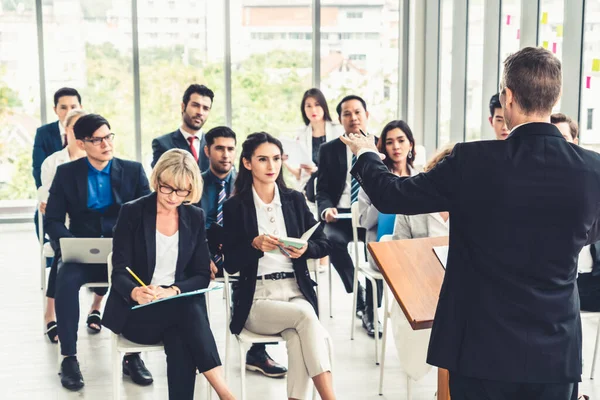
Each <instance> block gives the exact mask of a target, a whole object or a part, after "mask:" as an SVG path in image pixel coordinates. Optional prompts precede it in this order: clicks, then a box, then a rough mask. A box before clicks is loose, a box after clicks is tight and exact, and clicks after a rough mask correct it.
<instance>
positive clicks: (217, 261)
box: [213, 181, 227, 269]
mask: <svg viewBox="0 0 600 400" xmlns="http://www.w3.org/2000/svg"><path fill="white" fill-rule="evenodd" d="M217 187H218V188H219V189H220V190H219V195H218V197H217V224H219V225H221V226H223V203H225V198H226V197H227V194H226V193H225V181H218V182H217ZM213 261H214V262H215V265H216V266H217V268H219V269H222V268H223V254H221V252H220V251H219V252H217V253H216V254H215V255H214V256H213Z"/></svg>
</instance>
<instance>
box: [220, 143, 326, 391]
mask: <svg viewBox="0 0 600 400" xmlns="http://www.w3.org/2000/svg"><path fill="white" fill-rule="evenodd" d="M282 153H283V149H282V146H281V142H280V141H279V140H277V139H275V138H274V137H272V136H271V135H269V134H268V133H264V132H260V133H253V134H252V135H250V136H248V138H247V139H246V141H245V142H244V143H243V145H242V155H241V158H240V171H239V174H238V176H237V179H236V181H235V188H234V193H233V196H232V197H231V198H230V199H229V200H227V201H226V202H225V205H224V207H223V223H224V225H223V226H224V230H225V235H224V236H225V243H224V245H223V254H224V256H225V257H224V258H225V269H226V270H227V272H229V273H230V274H233V273H236V272H239V273H240V282H239V286H238V288H237V289H236V296H235V302H234V305H233V317H232V321H231V331H232V332H233V333H234V334H238V333H240V332H241V331H242V329H243V328H246V329H247V330H248V331H250V332H254V333H258V334H261V335H275V334H280V335H281V336H283V338H284V339H285V340H286V342H287V350H288V360H289V366H288V378H287V379H288V381H287V387H288V390H287V392H288V398H290V399H304V398H305V397H306V392H307V389H308V386H309V382H310V378H312V380H313V382H314V383H315V387H316V388H317V390H318V391H319V394H320V395H321V398H322V399H325V400H331V399H335V394H334V392H333V383H332V377H331V360H330V359H329V351H328V347H327V346H328V333H327V331H326V330H325V328H323V326H322V325H321V323H320V322H319V318H318V316H317V313H318V308H317V296H316V294H315V291H314V285H315V283H314V282H313V281H312V280H311V278H310V275H309V273H308V267H307V263H306V261H307V260H308V259H319V258H321V257H324V256H326V255H327V254H328V252H329V248H330V245H329V242H328V240H327V238H326V237H325V234H324V233H323V229H322V228H319V229H317V230H316V231H315V233H314V234H313V235H312V237H311V238H310V239H309V240H308V244H307V245H305V246H304V247H302V248H301V249H297V248H294V247H286V246H285V244H283V243H282V242H280V241H279V239H278V238H280V237H284V236H287V237H293V238H299V237H300V236H301V235H302V234H303V233H304V232H306V231H307V230H309V229H310V228H311V227H312V226H314V225H315V224H316V221H315V219H314V218H313V215H312V213H311V212H310V211H309V209H308V206H307V205H306V200H305V198H304V195H303V194H302V193H300V192H297V191H294V190H290V189H288V188H287V187H286V186H285V183H284V181H283V177H282V176H281V166H282V159H281V155H282Z"/></svg>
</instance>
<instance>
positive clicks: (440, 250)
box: [433, 246, 448, 269]
mask: <svg viewBox="0 0 600 400" xmlns="http://www.w3.org/2000/svg"><path fill="white" fill-rule="evenodd" d="M433 252H434V253H435V255H436V256H437V258H438V260H440V262H441V263H442V267H444V269H446V263H447V262H448V246H438V247H434V248H433Z"/></svg>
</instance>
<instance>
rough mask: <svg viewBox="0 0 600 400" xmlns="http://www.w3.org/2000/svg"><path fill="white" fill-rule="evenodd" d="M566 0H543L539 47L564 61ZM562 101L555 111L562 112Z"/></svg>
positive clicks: (541, 4) (539, 26)
mask: <svg viewBox="0 0 600 400" xmlns="http://www.w3.org/2000/svg"><path fill="white" fill-rule="evenodd" d="M564 9H565V0H541V1H540V19H539V25H538V29H539V34H538V46H542V47H543V48H545V49H548V50H550V51H552V53H554V54H555V55H556V57H558V59H559V60H562V50H563V48H562V47H563V46H562V45H563V21H564V17H565V14H564V12H565V10H564ZM560 104H561V100H559V101H558V103H556V105H555V106H554V111H559V110H560Z"/></svg>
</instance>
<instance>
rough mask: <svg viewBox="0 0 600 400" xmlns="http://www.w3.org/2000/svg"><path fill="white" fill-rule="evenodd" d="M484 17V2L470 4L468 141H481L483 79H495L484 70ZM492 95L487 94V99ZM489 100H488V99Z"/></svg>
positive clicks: (482, 0) (472, 1)
mask: <svg viewBox="0 0 600 400" xmlns="http://www.w3.org/2000/svg"><path fill="white" fill-rule="evenodd" d="M483 17H484V0H471V1H470V2H469V29H468V42H467V43H468V47H467V99H466V100H467V108H466V131H467V132H466V139H467V141H470V140H479V139H481V136H482V132H481V103H482V101H484V100H483V97H484V96H483V92H482V86H483V79H494V77H491V76H489V73H486V71H484V70H483V38H484V33H483ZM489 96H491V94H488V93H486V97H489ZM486 100H487V99H486Z"/></svg>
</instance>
